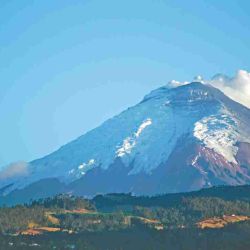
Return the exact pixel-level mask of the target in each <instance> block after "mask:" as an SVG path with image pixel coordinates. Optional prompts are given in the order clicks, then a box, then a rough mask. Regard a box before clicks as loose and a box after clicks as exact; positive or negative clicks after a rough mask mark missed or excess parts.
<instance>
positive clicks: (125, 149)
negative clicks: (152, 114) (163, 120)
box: [116, 118, 152, 157]
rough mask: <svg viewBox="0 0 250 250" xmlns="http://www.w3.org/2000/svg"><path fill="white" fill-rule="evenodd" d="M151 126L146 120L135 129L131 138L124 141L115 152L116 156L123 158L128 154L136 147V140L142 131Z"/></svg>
mask: <svg viewBox="0 0 250 250" xmlns="http://www.w3.org/2000/svg"><path fill="white" fill-rule="evenodd" d="M151 124H152V120H151V119H150V118H148V119H146V120H145V121H144V122H143V123H142V124H141V125H140V126H139V128H138V129H137V131H136V132H135V133H134V135H133V136H129V137H127V138H125V139H124V141H123V144H122V146H121V147H119V148H118V150H117V151H116V155H117V156H118V157H123V156H124V155H125V154H130V153H131V150H132V149H133V147H134V146H135V145H136V139H137V138H138V137H139V136H140V134H141V133H142V131H143V130H144V129H145V128H146V127H147V126H149V125H151Z"/></svg>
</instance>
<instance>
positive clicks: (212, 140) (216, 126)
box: [194, 112, 239, 163]
mask: <svg viewBox="0 0 250 250" xmlns="http://www.w3.org/2000/svg"><path fill="white" fill-rule="evenodd" d="M194 136H195V137H196V138H197V139H198V140H200V141H202V142H203V143H204V144H205V146H206V147H208V148H210V149H213V150H214V151H215V152H216V153H218V154H220V155H222V156H224V158H225V159H226V160H227V161H229V162H232V163H236V160H235V156H236V153H237V150H238V148H237V147H236V146H235V144H236V142H237V140H238V137H239V134H238V132H237V122H236V121H235V120H234V119H233V118H232V116H230V115H229V114H227V113H226V112H223V113H222V114H218V115H212V116H208V117H205V118H203V119H201V120H200V121H197V122H196V123H195V127H194Z"/></svg>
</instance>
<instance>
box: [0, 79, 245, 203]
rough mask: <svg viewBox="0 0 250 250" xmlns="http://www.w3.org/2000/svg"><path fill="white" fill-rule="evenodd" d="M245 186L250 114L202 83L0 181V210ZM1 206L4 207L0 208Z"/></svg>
mask: <svg viewBox="0 0 250 250" xmlns="http://www.w3.org/2000/svg"><path fill="white" fill-rule="evenodd" d="M249 183H250V110H249V109H248V108H246V107H245V106H243V105H241V104H239V103H237V102H235V101H233V100H231V99H230V98H229V97H227V96H226V95H224V94H223V93H222V92H221V91H220V90H218V89H216V88H214V87H212V86H210V85H208V84H203V83H200V82H192V83H189V84H186V85H183V86H179V87H175V88H171V87H169V86H167V85H166V86H163V87H160V88H158V89H156V90H153V91H152V92H151V93H149V94H148V95H146V96H145V97H144V99H143V100H142V101H141V102H140V103H138V104H137V105H135V106H133V107H131V108H128V109H127V110H125V111H123V112H122V113H121V114H119V115H117V116H115V117H113V118H111V119H109V120H107V121H106V122H104V123H103V124H102V125H101V126H99V127H97V128H95V129H93V130H91V131H90V132H88V133H86V134H84V135H82V136H80V137H79V138H77V139H76V140H74V141H72V142H70V143H68V144H66V145H64V146H63V147H61V148H60V149H59V150H57V151H55V152H54V153H52V154H50V155H48V156H45V157H44V158H41V159H38V160H35V161H32V162H30V163H29V164H28V167H27V174H26V175H25V176H12V177H9V178H6V179H4V180H2V181H1V182H0V195H1V196H0V200H2V203H16V202H23V201H28V200H29V199H34V198H39V197H46V196H49V195H53V194H56V193H62V192H67V193H73V194H76V195H85V196H93V195H95V194H98V193H110V192H126V193H127V192H132V193H134V194H136V195H141V194H145V195H153V194H161V193H170V192H183V191H184V192H185V191H190V190H197V189H200V188H202V187H210V186H214V185H224V184H225V185H241V184H249ZM0 203H1V202H0Z"/></svg>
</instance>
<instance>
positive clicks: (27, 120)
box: [0, 0, 250, 166]
mask: <svg viewBox="0 0 250 250" xmlns="http://www.w3.org/2000/svg"><path fill="white" fill-rule="evenodd" d="M249 9H250V1H246V0H241V1H240V0H238V1H234V0H220V1H218V0H209V1H207V0H204V1H202V0H199V1H198V0H197V1H196V0H189V1H184V0H182V1H178V0H174V1H168V0H165V1H157V0H154V1H153V0H151V1H150V0H142V1H140V0H131V1H130V0H126V1H118V0H114V1H112V0H105V1H103V0H99V1H94V0H93V1H84V0H81V1H80V0H70V1H69V0H53V1H51V0H42V1H40V0H33V1H32V0H21V1H20V0H0V77H1V78H0V166H3V165H5V164H8V163H10V162H13V161H18V160H25V161H30V160H32V159H35V158H37V157H41V156H44V155H45V154H48V153H50V152H52V151H54V150H55V149H57V148H58V147H59V146H61V145H63V144H65V143H67V142H69V141H70V140H72V139H74V138H76V137H78V136H80V135H82V134H83V133H85V132H86V131H88V130H90V129H92V128H94V127H96V126H98V125H99V124H101V123H102V122H103V121H104V120H106V119H107V118H109V117H112V116H113V115H114V114H117V113H119V112H120V111H122V110H123V109H125V108H127V107H128V106H131V105H133V104H136V103H137V102H138V101H140V100H141V99H142V97H143V96H144V95H145V94H146V93H147V92H149V91H150V90H152V89H154V88H157V87H159V86H160V85H163V84H164V83H166V82H168V81H169V80H172V79H175V80H179V81H185V80H191V79H192V78H193V76H195V75H198V74H201V75H203V76H204V77H205V78H209V77H211V76H212V75H214V74H215V73H219V72H220V73H224V74H228V75H233V74H234V73H235V71H236V70H237V69H245V70H248V71H249V70H250V32H249V30H250V15H249Z"/></svg>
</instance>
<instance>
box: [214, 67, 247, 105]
mask: <svg viewBox="0 0 250 250" xmlns="http://www.w3.org/2000/svg"><path fill="white" fill-rule="evenodd" d="M209 83H210V84H211V85H213V86H214V87H216V88H218V89H220V90H221V91H222V92H224V94H226V95H227V96H229V97H230V98H231V99H233V100H234V101H236V102H239V103H241V104H243V105H244V106H246V107H248V108H250V73H249V72H247V71H246V70H238V71H237V73H236V75H235V76H234V77H231V78H230V77H228V76H226V75H221V74H218V75H215V76H214V77H213V78H212V79H211V80H210V81H209Z"/></svg>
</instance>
